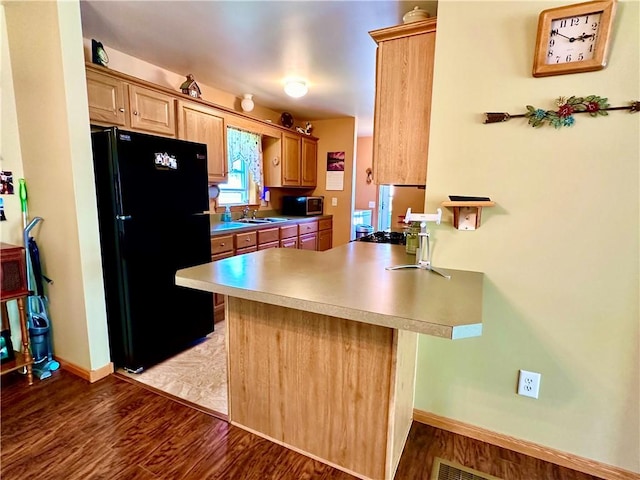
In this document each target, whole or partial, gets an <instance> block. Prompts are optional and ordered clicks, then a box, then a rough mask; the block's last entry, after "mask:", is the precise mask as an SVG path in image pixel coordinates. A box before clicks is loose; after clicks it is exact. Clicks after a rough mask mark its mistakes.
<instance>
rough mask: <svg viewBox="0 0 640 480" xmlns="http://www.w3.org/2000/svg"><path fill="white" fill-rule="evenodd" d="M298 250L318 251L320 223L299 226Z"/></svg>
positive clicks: (307, 223) (306, 223)
mask: <svg viewBox="0 0 640 480" xmlns="http://www.w3.org/2000/svg"><path fill="white" fill-rule="evenodd" d="M298 248H299V249H301V250H317V249H318V221H317V220H314V221H313V222H304V223H300V224H298Z"/></svg>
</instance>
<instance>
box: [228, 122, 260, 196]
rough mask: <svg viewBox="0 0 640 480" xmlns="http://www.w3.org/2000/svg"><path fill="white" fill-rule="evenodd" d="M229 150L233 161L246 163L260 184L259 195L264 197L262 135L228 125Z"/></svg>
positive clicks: (258, 184)
mask: <svg viewBox="0 0 640 480" xmlns="http://www.w3.org/2000/svg"><path fill="white" fill-rule="evenodd" d="M227 150H228V151H229V155H230V156H231V161H232V163H233V162H235V161H236V160H241V161H242V162H244V163H245V165H246V168H247V170H248V171H249V174H250V176H251V180H252V181H253V183H255V184H256V185H257V186H258V190H259V197H262V189H263V182H262V141H261V137H260V135H258V134H257V133H252V132H246V131H244V130H239V129H237V128H233V127H227Z"/></svg>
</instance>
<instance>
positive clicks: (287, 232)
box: [211, 218, 333, 322]
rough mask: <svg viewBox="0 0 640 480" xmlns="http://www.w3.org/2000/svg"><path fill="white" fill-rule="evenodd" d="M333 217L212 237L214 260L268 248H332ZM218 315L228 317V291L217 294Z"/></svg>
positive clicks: (215, 306) (216, 306)
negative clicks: (226, 315)
mask: <svg viewBox="0 0 640 480" xmlns="http://www.w3.org/2000/svg"><path fill="white" fill-rule="evenodd" d="M332 237H333V220H332V219H331V218H328V219H327V218H325V219H321V220H313V221H307V220H302V221H301V223H299V224H294V225H284V226H282V227H270V228H260V229H256V230H250V231H242V232H240V233H235V234H224V235H216V236H214V237H211V261H212V262H215V261H216V260H222V259H223V258H229V257H233V256H235V255H243V254H245V253H250V252H255V251H257V250H265V249H267V248H299V249H303V250H329V249H330V248H331V247H332V244H333V240H332ZM214 319H215V321H216V322H219V321H221V320H224V295H220V294H218V293H216V294H214Z"/></svg>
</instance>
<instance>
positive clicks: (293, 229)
mask: <svg viewBox="0 0 640 480" xmlns="http://www.w3.org/2000/svg"><path fill="white" fill-rule="evenodd" d="M280 248H298V225H287V226H284V227H280Z"/></svg>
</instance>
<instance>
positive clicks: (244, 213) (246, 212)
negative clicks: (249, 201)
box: [241, 205, 249, 218]
mask: <svg viewBox="0 0 640 480" xmlns="http://www.w3.org/2000/svg"><path fill="white" fill-rule="evenodd" d="M248 214H249V205H247V206H246V207H244V208H243V209H242V217H241V218H247V215H248Z"/></svg>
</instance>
